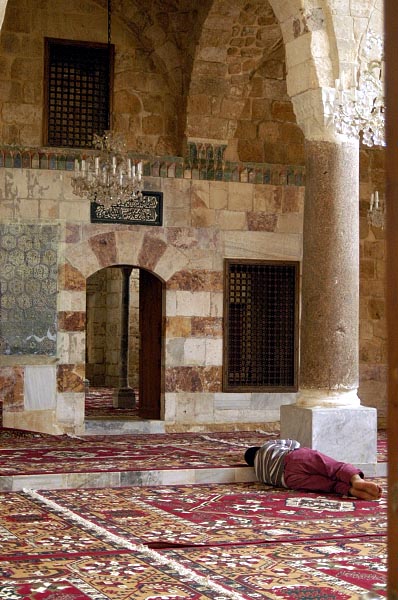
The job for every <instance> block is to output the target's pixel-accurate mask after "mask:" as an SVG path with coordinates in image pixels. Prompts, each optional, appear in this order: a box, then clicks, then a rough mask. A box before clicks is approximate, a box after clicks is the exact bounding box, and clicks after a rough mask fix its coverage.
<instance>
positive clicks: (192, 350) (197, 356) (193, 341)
mask: <svg viewBox="0 0 398 600" xmlns="http://www.w3.org/2000/svg"><path fill="white" fill-rule="evenodd" d="M205 359H206V346H205V340H204V339H202V338H188V339H186V340H185V342H184V361H183V363H180V364H184V365H200V366H204V365H205V364H208V363H206V362H205ZM210 364H211V363H210Z"/></svg>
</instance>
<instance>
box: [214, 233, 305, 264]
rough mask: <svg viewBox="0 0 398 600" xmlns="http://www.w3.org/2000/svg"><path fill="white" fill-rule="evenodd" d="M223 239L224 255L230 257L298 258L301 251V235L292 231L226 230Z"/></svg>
mask: <svg viewBox="0 0 398 600" xmlns="http://www.w3.org/2000/svg"><path fill="white" fill-rule="evenodd" d="M223 240H224V244H225V256H226V257H231V258H257V259H264V260H271V259H284V260H300V258H301V253H302V236H301V235H300V234H294V233H290V234H286V233H268V232H262V231H251V232H250V234H247V233H243V232H242V233H239V232H229V231H226V232H223Z"/></svg>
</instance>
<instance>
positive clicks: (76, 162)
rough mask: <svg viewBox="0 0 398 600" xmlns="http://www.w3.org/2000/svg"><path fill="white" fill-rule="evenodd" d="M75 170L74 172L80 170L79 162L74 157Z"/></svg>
mask: <svg viewBox="0 0 398 600" xmlns="http://www.w3.org/2000/svg"><path fill="white" fill-rule="evenodd" d="M75 171H76V173H78V172H79V171H80V164H79V161H78V159H77V158H75Z"/></svg>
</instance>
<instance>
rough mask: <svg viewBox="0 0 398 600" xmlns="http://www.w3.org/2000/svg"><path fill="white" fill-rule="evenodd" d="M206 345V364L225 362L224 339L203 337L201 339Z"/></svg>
mask: <svg viewBox="0 0 398 600" xmlns="http://www.w3.org/2000/svg"><path fill="white" fill-rule="evenodd" d="M201 341H202V344H203V345H204V347H205V355H206V357H205V364H206V365H222V362H223V360H222V359H223V354H222V351H223V344H222V339H203V340H201Z"/></svg>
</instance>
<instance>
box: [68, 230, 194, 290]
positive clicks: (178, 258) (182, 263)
mask: <svg viewBox="0 0 398 600" xmlns="http://www.w3.org/2000/svg"><path fill="white" fill-rule="evenodd" d="M65 262H66V264H68V265H69V269H73V270H74V271H75V272H76V273H79V274H80V276H81V277H82V278H84V280H85V279H87V277H89V276H90V275H92V274H93V273H95V272H96V271H99V270H100V269H103V268H105V267H109V266H112V265H119V264H125V265H132V266H134V267H137V268H142V269H146V270H147V271H149V272H151V273H153V274H154V275H156V276H157V277H158V278H159V279H160V280H161V281H163V282H167V281H168V280H169V279H170V278H171V277H172V276H173V275H174V274H175V273H176V272H178V271H179V270H181V269H183V268H185V267H186V257H185V256H184V255H183V254H182V252H180V250H178V249H177V248H175V247H173V246H171V245H170V244H167V242H166V240H165V239H164V236H163V235H159V236H158V237H157V236H153V235H152V234H150V233H146V232H145V231H140V230H139V229H138V228H137V229H135V230H132V229H130V228H129V229H125V230H116V231H115V230H114V229H109V230H107V229H104V230H103V231H102V232H101V233H98V232H96V233H95V234H93V235H92V236H90V237H88V238H87V239H86V240H84V241H81V242H80V243H75V244H71V247H70V248H68V247H67V249H66V252H65Z"/></svg>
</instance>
